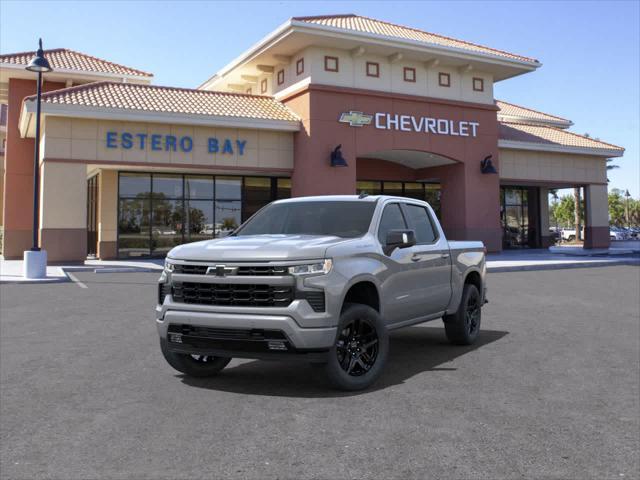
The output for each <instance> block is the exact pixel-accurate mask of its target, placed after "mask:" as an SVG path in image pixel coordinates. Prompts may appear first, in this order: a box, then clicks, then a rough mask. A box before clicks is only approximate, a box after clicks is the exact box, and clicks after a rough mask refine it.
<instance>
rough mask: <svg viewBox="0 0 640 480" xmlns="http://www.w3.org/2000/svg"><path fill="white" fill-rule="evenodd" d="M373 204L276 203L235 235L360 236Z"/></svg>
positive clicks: (351, 202) (365, 230)
mask: <svg viewBox="0 0 640 480" xmlns="http://www.w3.org/2000/svg"><path fill="white" fill-rule="evenodd" d="M375 207H376V204H375V202H371V201H362V202H357V201H346V202H344V201H343V202H340V201H337V202H323V201H317V202H316V201H304V202H286V203H275V204H271V205H268V206H266V207H265V208H263V209H262V210H260V211H259V212H258V213H256V214H255V215H254V216H253V217H252V218H251V219H249V220H248V221H247V222H246V223H245V224H244V225H242V226H241V227H240V229H238V230H237V231H236V232H235V235H238V236H245V235H332V236H336V237H344V238H354V237H361V236H362V235H364V234H365V233H366V232H367V231H368V230H369V224H370V223H371V217H372V216H373V211H374V209H375Z"/></svg>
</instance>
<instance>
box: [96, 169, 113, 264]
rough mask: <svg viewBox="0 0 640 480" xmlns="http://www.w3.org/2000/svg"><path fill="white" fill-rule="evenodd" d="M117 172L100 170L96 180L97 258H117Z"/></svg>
mask: <svg viewBox="0 0 640 480" xmlns="http://www.w3.org/2000/svg"><path fill="white" fill-rule="evenodd" d="M117 240H118V172H117V171H115V170H102V171H101V172H100V177H99V179H98V258H99V259H100V260H109V259H113V258H117V257H118V250H117Z"/></svg>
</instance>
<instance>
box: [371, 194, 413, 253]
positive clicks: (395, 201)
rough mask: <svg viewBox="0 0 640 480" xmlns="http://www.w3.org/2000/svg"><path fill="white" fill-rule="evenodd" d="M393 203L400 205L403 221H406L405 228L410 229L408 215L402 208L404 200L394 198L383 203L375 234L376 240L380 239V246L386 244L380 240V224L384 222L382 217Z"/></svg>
mask: <svg viewBox="0 0 640 480" xmlns="http://www.w3.org/2000/svg"><path fill="white" fill-rule="evenodd" d="M392 205H397V206H398V208H399V209H400V216H401V217H402V221H403V222H404V228H405V230H408V229H409V223H408V222H407V217H406V215H405V213H404V210H403V208H402V202H398V201H397V200H392V201H390V202H387V203H385V204H384V205H382V211H381V212H380V216H379V217H378V222H377V225H376V229H375V235H376V240H377V241H378V243H379V244H380V246H381V247H383V248H384V247H385V246H386V244H385V243H382V242H381V241H380V224H381V223H382V217H383V216H384V212H385V210H386V209H387V208H388V207H390V206H392Z"/></svg>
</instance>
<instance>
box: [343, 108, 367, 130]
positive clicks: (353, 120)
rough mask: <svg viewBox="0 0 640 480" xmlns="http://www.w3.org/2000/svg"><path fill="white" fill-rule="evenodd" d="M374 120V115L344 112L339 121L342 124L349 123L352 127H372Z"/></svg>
mask: <svg viewBox="0 0 640 480" xmlns="http://www.w3.org/2000/svg"><path fill="white" fill-rule="evenodd" d="M372 120H373V115H367V114H366V113H362V112H354V111H353V110H351V111H349V112H342V114H341V115H340V119H339V120H338V121H339V122H340V123H348V124H349V125H350V126H352V127H362V126H364V125H371V121H372Z"/></svg>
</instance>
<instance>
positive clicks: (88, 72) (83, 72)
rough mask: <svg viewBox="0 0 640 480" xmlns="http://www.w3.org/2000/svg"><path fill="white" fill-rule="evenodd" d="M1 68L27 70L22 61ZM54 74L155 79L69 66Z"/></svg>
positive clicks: (0, 64) (146, 76)
mask: <svg viewBox="0 0 640 480" xmlns="http://www.w3.org/2000/svg"><path fill="white" fill-rule="evenodd" d="M0 67H1V68H7V69H10V70H20V71H24V70H26V65H22V64H21V63H0ZM51 73H52V74H67V75H76V76H87V77H100V78H105V79H107V78H108V79H123V78H124V79H127V80H137V81H146V82H150V81H151V80H152V79H153V74H150V75H131V74H125V73H110V72H96V71H94V70H71V69H68V68H56V69H55V70H52V71H51Z"/></svg>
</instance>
